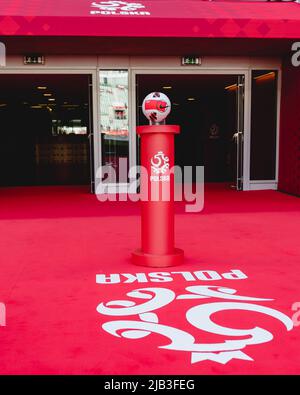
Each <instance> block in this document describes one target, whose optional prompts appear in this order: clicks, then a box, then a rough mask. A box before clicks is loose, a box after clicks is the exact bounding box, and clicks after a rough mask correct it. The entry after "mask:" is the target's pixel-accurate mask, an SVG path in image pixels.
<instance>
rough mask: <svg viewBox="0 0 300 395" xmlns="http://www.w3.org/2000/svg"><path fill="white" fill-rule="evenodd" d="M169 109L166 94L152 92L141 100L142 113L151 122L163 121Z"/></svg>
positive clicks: (168, 100) (169, 105)
mask: <svg viewBox="0 0 300 395" xmlns="http://www.w3.org/2000/svg"><path fill="white" fill-rule="evenodd" d="M170 111H171V102H170V99H169V98H168V96H166V95H165V94H164V93H160V92H152V93H150V94H149V95H147V96H146V97H145V99H144V101H143V113H144V115H145V117H146V118H148V119H149V121H150V122H151V123H161V122H163V121H164V120H165V119H166V118H167V116H168V115H169V114H170Z"/></svg>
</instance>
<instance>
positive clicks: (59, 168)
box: [0, 74, 93, 186]
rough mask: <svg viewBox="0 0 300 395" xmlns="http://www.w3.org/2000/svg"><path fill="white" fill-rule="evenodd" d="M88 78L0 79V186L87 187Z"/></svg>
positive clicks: (89, 159)
mask: <svg viewBox="0 0 300 395" xmlns="http://www.w3.org/2000/svg"><path fill="white" fill-rule="evenodd" d="M90 78H91V77H90V76H89V75H79V74H78V75H76V74H72V75H60V74H43V75H41V74H32V75H31V74H26V75H24V74H23V75H0V87H1V90H0V122H1V129H0V138H1V144H0V168H1V172H0V186H33V185H89V184H90V182H91V170H90V169H91V166H90V163H91V162H92V157H91V156H92V152H93V149H92V139H91V138H90V136H91V135H92V126H91V125H92V121H91V94H90Z"/></svg>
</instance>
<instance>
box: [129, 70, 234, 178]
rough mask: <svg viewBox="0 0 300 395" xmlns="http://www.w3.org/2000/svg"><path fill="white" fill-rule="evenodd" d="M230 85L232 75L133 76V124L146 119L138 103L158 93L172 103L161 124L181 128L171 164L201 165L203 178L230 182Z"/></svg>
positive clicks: (144, 122) (232, 161)
mask: <svg viewBox="0 0 300 395" xmlns="http://www.w3.org/2000/svg"><path fill="white" fill-rule="evenodd" d="M236 84H237V76H236V75H149V74H148V75H138V76H137V98H138V103H139V111H138V120H137V123H138V124H140V125H143V124H147V122H148V121H147V119H146V118H145V116H144V115H143V113H142V107H141V106H142V102H143V99H144V97H145V96H146V95H147V94H149V93H150V92H153V91H160V92H164V93H165V94H166V95H167V96H168V97H169V98H170V100H171V103H172V111H171V114H170V115H169V117H168V119H167V123H168V124H178V125H180V126H181V133H180V135H178V136H176V138H175V151H176V152H175V164H176V165H179V166H181V167H183V166H204V172H205V182H230V183H234V180H235V172H236V146H235V142H234V141H233V135H234V133H235V131H236V127H237V126H236ZM170 87H171V88H170Z"/></svg>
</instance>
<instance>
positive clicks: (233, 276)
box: [222, 269, 248, 280]
mask: <svg viewBox="0 0 300 395" xmlns="http://www.w3.org/2000/svg"><path fill="white" fill-rule="evenodd" d="M222 276H223V277H224V278H226V279H227V280H244V279H245V278H248V277H247V276H246V274H244V273H243V272H242V271H241V270H237V269H232V270H230V272H229V273H223V274H222Z"/></svg>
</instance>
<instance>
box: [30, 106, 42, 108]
mask: <svg viewBox="0 0 300 395" xmlns="http://www.w3.org/2000/svg"><path fill="white" fill-rule="evenodd" d="M30 108H42V106H30Z"/></svg>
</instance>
